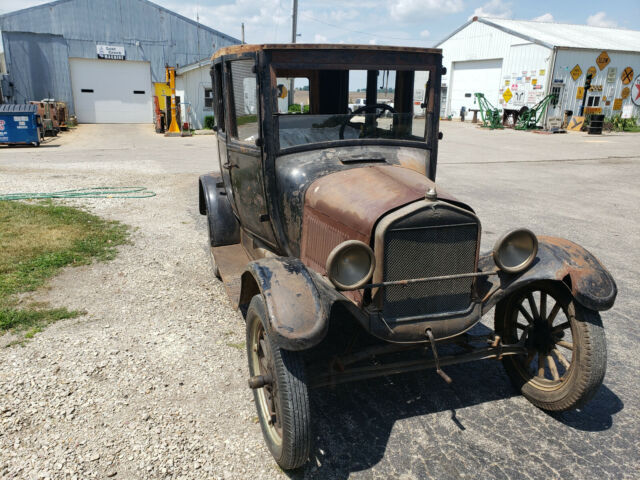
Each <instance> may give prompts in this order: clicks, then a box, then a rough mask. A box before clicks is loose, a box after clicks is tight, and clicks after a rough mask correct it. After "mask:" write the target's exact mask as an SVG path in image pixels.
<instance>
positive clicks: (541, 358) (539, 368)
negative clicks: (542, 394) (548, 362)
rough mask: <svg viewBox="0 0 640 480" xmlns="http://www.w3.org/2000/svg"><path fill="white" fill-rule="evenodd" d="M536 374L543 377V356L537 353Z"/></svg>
mask: <svg viewBox="0 0 640 480" xmlns="http://www.w3.org/2000/svg"><path fill="white" fill-rule="evenodd" d="M538 376H539V377H540V378H544V356H543V355H540V354H538Z"/></svg>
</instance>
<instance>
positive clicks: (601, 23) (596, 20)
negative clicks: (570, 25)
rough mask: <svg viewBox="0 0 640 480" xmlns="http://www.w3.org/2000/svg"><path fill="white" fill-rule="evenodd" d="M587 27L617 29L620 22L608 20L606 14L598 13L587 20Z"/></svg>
mask: <svg viewBox="0 0 640 480" xmlns="http://www.w3.org/2000/svg"><path fill="white" fill-rule="evenodd" d="M587 25H591V26H592V27H617V26H618V22H616V21H615V20H611V19H610V18H607V14H606V13H604V12H598V13H594V14H593V15H590V16H589V17H588V18H587Z"/></svg>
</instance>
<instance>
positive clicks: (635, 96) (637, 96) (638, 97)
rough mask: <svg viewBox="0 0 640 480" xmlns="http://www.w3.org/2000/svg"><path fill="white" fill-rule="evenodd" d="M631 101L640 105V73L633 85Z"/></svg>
mask: <svg viewBox="0 0 640 480" xmlns="http://www.w3.org/2000/svg"><path fill="white" fill-rule="evenodd" d="M631 101H632V102H633V103H634V104H635V105H638V106H639V107H640V75H638V76H637V77H636V79H635V80H634V81H633V85H632V86H631Z"/></svg>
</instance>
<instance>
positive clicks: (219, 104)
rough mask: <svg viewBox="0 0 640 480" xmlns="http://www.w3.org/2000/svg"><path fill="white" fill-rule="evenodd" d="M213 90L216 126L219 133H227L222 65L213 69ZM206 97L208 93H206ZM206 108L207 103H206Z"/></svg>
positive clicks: (219, 64) (217, 65)
mask: <svg viewBox="0 0 640 480" xmlns="http://www.w3.org/2000/svg"><path fill="white" fill-rule="evenodd" d="M213 69H214V70H213V90H214V92H215V95H214V100H213V107H214V114H215V119H216V126H217V127H218V131H219V132H224V131H225V125H224V97H223V95H222V94H223V90H222V63H218V64H216V65H214V67H213ZM205 92H206V90H205ZM205 95H206V93H205ZM205 102H206V100H205ZM205 106H206V103H205Z"/></svg>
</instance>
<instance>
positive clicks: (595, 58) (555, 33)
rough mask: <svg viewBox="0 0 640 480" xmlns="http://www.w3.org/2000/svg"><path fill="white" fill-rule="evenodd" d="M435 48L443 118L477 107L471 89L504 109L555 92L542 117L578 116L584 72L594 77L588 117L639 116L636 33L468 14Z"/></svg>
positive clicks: (639, 39) (531, 102)
mask: <svg viewBox="0 0 640 480" xmlns="http://www.w3.org/2000/svg"><path fill="white" fill-rule="evenodd" d="M437 47H438V48H441V49H442V50H443V57H444V60H443V63H444V66H445V67H446V68H447V74H446V75H445V76H443V80H442V82H443V92H442V94H443V97H442V115H443V116H446V115H453V116H457V115H459V113H460V109H461V108H462V107H463V106H464V107H466V109H467V110H470V109H474V108H477V104H476V102H475V97H474V95H473V94H474V93H475V92H481V93H484V95H485V96H486V98H487V100H489V102H491V103H492V104H493V105H494V106H496V107H500V108H501V109H508V110H511V109H513V110H519V109H520V108H522V107H523V106H528V107H531V106H533V105H535V104H536V103H538V102H539V101H540V100H541V99H542V98H544V96H545V95H547V94H549V93H556V94H557V95H558V97H559V102H558V103H557V105H552V106H551V107H550V109H549V111H548V112H547V118H548V117H551V116H556V117H562V116H563V115H564V111H565V110H571V111H573V112H574V114H575V115H577V114H578V111H579V109H580V105H581V103H582V96H581V93H582V90H581V87H582V88H583V87H584V85H585V79H586V76H587V73H588V72H592V73H594V75H593V80H592V82H591V85H592V86H591V88H590V89H589V91H588V92H587V100H586V105H585V107H586V113H589V112H590V113H604V114H606V115H611V114H612V113H623V112H624V113H626V114H627V115H629V114H631V115H633V116H635V117H638V116H640V32H638V31H633V30H622V29H614V28H603V27H590V26H585V25H569V24H560V23H542V22H534V21H522V20H505V19H497V18H478V17H474V18H473V19H472V20H470V21H469V22H467V23H465V24H464V25H462V26H461V27H460V28H458V29H457V30H456V31H454V32H453V33H452V34H451V35H449V36H448V37H447V38H445V39H444V40H443V41H441V42H440V43H439V44H438V45H437ZM625 107H626V108H625ZM467 119H469V117H467Z"/></svg>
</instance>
